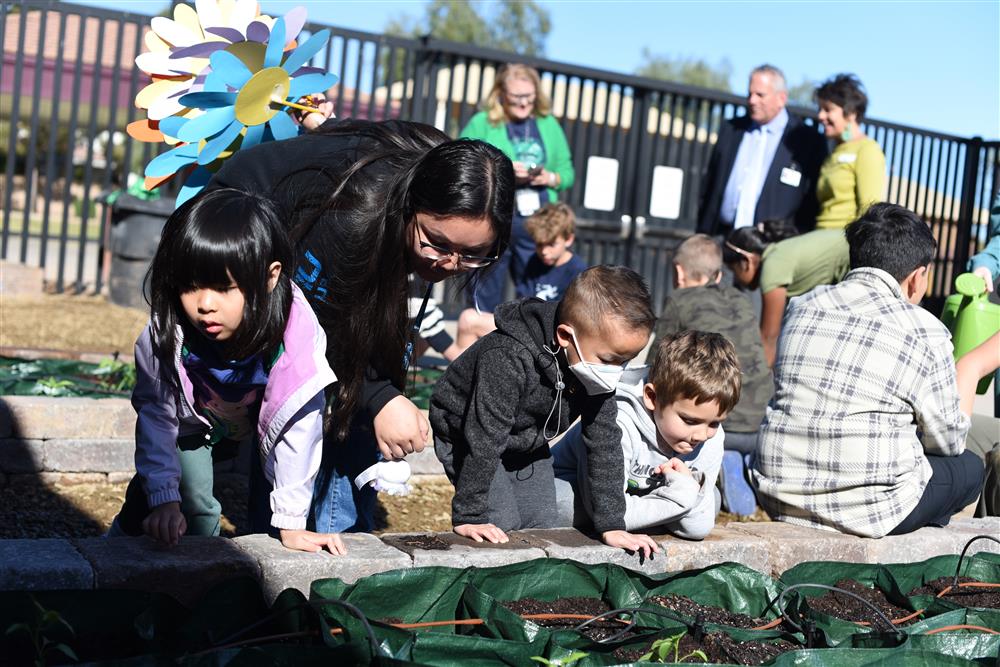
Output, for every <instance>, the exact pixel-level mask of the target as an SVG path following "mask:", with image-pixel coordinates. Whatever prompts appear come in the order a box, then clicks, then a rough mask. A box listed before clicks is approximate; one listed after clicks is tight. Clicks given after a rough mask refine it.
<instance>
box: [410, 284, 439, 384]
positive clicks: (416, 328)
mask: <svg viewBox="0 0 1000 667" xmlns="http://www.w3.org/2000/svg"><path fill="white" fill-rule="evenodd" d="M432 289H434V283H429V284H428V285H427V291H426V292H424V300H423V302H422V303H421V304H420V310H419V311H418V312H417V317H416V318H415V319H414V320H413V326H411V327H410V333H411V334H412V336H411V337H410V340H408V341H406V350H405V351H404V352H403V372H404V373H405V372H406V371H407V369H409V368H410V357H412V356H413V339H414V338H416V336H417V335H419V334H420V324H421V323H422V322H423V321H424V315H425V314H426V312H427V301H428V300H429V299H430V298H431V290H432Z"/></svg>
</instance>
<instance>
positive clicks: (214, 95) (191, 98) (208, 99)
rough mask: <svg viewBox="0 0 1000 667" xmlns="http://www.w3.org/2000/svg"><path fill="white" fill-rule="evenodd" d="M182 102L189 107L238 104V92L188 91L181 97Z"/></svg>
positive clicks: (205, 107) (207, 107) (211, 107)
mask: <svg viewBox="0 0 1000 667" xmlns="http://www.w3.org/2000/svg"><path fill="white" fill-rule="evenodd" d="M180 103H181V104H183V105H184V106H188V107H198V108H201V109H215V108H218V107H225V106H230V105H233V104H236V93H222V92H218V91H202V92H200V93H188V94H187V95H184V96H183V97H181V99H180Z"/></svg>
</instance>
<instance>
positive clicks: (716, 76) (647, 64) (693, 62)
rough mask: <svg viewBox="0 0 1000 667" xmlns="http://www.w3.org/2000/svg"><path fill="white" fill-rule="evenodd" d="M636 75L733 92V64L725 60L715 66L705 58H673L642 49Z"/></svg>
mask: <svg viewBox="0 0 1000 667" xmlns="http://www.w3.org/2000/svg"><path fill="white" fill-rule="evenodd" d="M635 73H636V74H637V75H639V76H645V77H648V78H650V79H661V80H664V81H673V82H674V83H684V84H687V85H689V86H699V87H701V88H711V89H713V90H721V91H724V92H727V93H730V92H732V90H733V89H732V87H731V86H730V85H729V77H730V76H731V75H732V73H733V66H732V63H730V62H729V60H728V59H727V58H723V59H722V60H720V61H719V63H718V64H716V65H713V64H711V63H709V62H708V61H706V60H704V59H703V58H693V57H689V58H671V57H669V56H665V55H660V54H657V53H653V52H652V51H650V50H649V49H648V48H643V49H642V64H640V65H639V67H638V68H637V69H636V71H635Z"/></svg>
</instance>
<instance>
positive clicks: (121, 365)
mask: <svg viewBox="0 0 1000 667" xmlns="http://www.w3.org/2000/svg"><path fill="white" fill-rule="evenodd" d="M94 375H96V376H97V377H98V378H100V380H101V382H103V384H104V385H106V386H107V387H108V388H109V389H111V390H113V391H123V392H124V391H132V389H133V388H134V387H135V364H129V363H126V362H124V361H119V360H118V359H117V358H115V359H104V360H103V361H101V363H99V364H98V365H97V368H96V369H95V370H94Z"/></svg>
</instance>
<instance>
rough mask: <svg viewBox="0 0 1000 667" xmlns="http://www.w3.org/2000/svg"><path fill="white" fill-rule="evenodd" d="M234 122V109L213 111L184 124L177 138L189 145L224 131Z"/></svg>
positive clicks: (225, 108) (226, 108)
mask: <svg viewBox="0 0 1000 667" xmlns="http://www.w3.org/2000/svg"><path fill="white" fill-rule="evenodd" d="M234 120H236V111H235V110H234V108H233V107H231V106H227V107H222V108H221V109H212V110H211V111H207V112H205V113H203V114H202V115H200V116H198V117H197V118H194V119H192V120H191V121H190V122H187V123H184V125H183V126H182V127H181V129H180V131H179V132H178V133H177V138H178V139H180V140H181V141H186V142H189V143H190V142H195V141H201V140H202V139H205V138H207V137H210V136H212V135H213V134H218V133H219V132H221V131H223V130H224V129H225V128H227V127H228V126H229V124H230V123H232V122H233V121H234Z"/></svg>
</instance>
